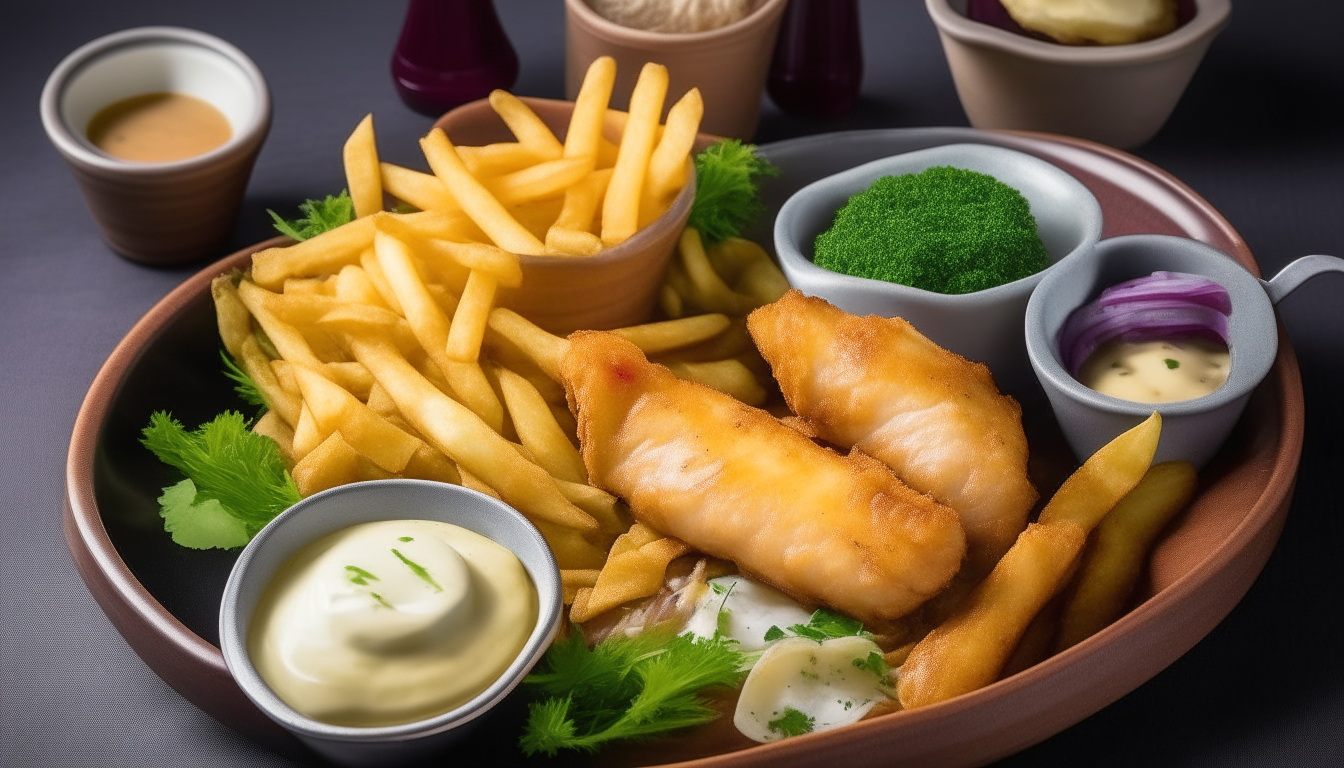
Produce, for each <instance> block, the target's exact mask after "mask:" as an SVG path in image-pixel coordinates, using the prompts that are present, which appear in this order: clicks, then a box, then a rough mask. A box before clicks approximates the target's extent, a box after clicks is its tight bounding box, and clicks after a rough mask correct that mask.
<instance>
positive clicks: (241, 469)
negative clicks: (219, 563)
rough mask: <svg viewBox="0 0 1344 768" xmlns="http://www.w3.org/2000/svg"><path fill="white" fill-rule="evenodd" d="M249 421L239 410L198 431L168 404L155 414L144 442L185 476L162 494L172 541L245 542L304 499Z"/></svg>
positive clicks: (224, 545) (195, 545)
mask: <svg viewBox="0 0 1344 768" xmlns="http://www.w3.org/2000/svg"><path fill="white" fill-rule="evenodd" d="M247 426H248V425H247V421H246V420H245V419H244V418H243V415H242V414H241V413H237V412H235V411H225V412H223V413H221V414H219V415H218V416H216V417H215V418H214V420H213V421H209V422H207V423H205V424H202V425H201V426H200V428H199V429H197V430H196V431H194V432H188V431H187V430H186V429H185V428H184V427H183V426H182V425H181V424H180V423H178V421H177V420H176V419H174V418H173V417H172V416H170V415H169V414H168V413H167V412H166V411H157V412H155V413H154V414H153V415H151V416H150V418H149V426H147V427H145V428H144V430H143V432H142V433H141V434H142V437H141V440H140V442H141V443H142V444H143V445H144V446H145V447H146V448H148V449H149V450H150V451H152V452H153V453H154V455H155V456H157V457H159V460H160V461H162V462H164V463H165V464H169V465H171V466H173V467H176V468H177V469H178V470H179V471H181V472H182V474H184V475H186V476H187V479H186V480H184V481H182V482H179V483H177V484H176V485H173V486H170V487H168V488H165V489H164V495H163V496H161V497H160V498H159V504H160V505H161V507H162V508H161V509H160V511H159V514H160V515H162V516H163V519H164V529H165V530H167V531H168V532H169V533H171V534H172V535H173V541H175V542H177V543H178V544H181V545H182V546H184V547H191V548H192V549H210V548H212V547H218V548H220V549H232V548H234V547H240V546H242V545H244V544H246V543H247V542H248V541H249V540H251V538H252V537H253V536H254V535H256V533H257V531H260V530H261V529H262V526H264V525H266V523H268V522H270V521H271V519H272V518H274V517H275V516H276V515H278V514H280V513H281V512H283V511H285V510H286V509H288V508H289V507H290V506H291V505H293V504H294V503H296V502H297V501H298V500H299V489H298V487H297V486H296V485H295V484H294V478H292V477H291V476H290V474H289V471H288V470H287V469H285V462H284V459H283V458H281V456H280V448H279V446H277V445H276V444H275V441H274V440H272V439H271V438H269V437H265V436H264V435H258V434H256V433H255V432H252V431H251V430H249V429H248V428H247ZM230 518H232V520H230Z"/></svg>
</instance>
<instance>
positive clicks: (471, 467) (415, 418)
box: [347, 336, 599, 532]
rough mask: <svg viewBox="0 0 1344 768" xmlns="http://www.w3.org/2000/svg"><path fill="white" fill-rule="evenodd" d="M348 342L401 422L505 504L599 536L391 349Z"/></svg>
mask: <svg viewBox="0 0 1344 768" xmlns="http://www.w3.org/2000/svg"><path fill="white" fill-rule="evenodd" d="M347 342H348V344H349V346H350V348H351V351H352V352H353V353H354V355H355V358H356V359H358V360H359V362H361V363H363V364H364V366H365V367H366V368H368V369H369V371H370V372H372V373H373V375H374V378H376V379H377V380H378V383H379V384H381V385H382V386H383V388H384V389H386V390H387V393H388V394H389V395H390V396H391V397H392V400H393V401H394V402H396V404H397V410H399V411H400V412H401V414H402V416H404V417H405V419H406V421H408V422H409V423H410V424H411V426H413V427H415V429H416V430H417V431H419V432H420V434H422V435H424V437H425V439H426V441H428V442H429V444H430V445H432V446H434V447H435V448H436V449H438V450H439V451H441V452H443V453H444V454H446V455H447V456H448V457H449V458H451V459H452V460H453V461H455V462H457V464H458V465H459V466H460V467H461V468H462V469H465V470H467V471H468V472H470V473H471V474H473V475H475V476H476V477H479V478H480V479H481V480H483V481H484V482H486V483H488V484H489V485H490V487H491V488H494V489H495V490H496V491H498V492H499V494H500V496H502V497H503V498H504V500H505V501H506V502H508V503H509V504H511V505H512V506H513V507H515V508H516V509H518V510H519V511H520V512H522V513H523V514H525V515H528V516H529V517H531V518H533V519H536V520H542V521H547V522H551V523H554V524H556V525H559V526H563V527H568V528H573V529H575V530H578V531H589V532H594V531H597V530H598V527H599V526H598V524H597V521H596V520H594V519H593V518H592V516H590V515H589V514H588V513H586V512H584V511H583V510H581V509H579V508H578V507H576V506H574V505H573V504H572V503H570V502H569V501H568V500H567V499H565V497H564V496H563V495H562V494H561V493H560V490H559V489H558V488H557V487H556V485H555V482H554V481H552V480H551V477H550V475H549V474H547V473H546V470H544V469H542V468H541V467H538V466H537V465H536V464H533V463H531V462H529V461H527V460H526V459H524V458H523V457H522V456H521V455H519V453H518V452H517V451H515V450H514V449H513V447H512V444H511V443H509V442H508V441H507V440H505V439H504V438H502V437H500V436H499V434H498V432H496V431H495V430H493V429H491V428H490V427H489V426H488V425H487V424H486V423H485V422H484V421H481V419H480V418H479V417H478V416H476V414H474V413H472V412H471V411H470V410H468V409H467V408H466V407H465V406H463V405H461V404H459V403H458V402H456V401H454V400H453V399H452V398H450V397H448V396H446V395H444V394H443V393H442V392H440V391H439V390H438V389H436V388H435V387H434V386H433V385H432V384H430V383H429V382H428V381H427V380H426V379H425V378H424V377H423V376H421V375H420V374H419V373H418V372H416V370H415V369H414V368H413V367H411V365H410V363H408V362H406V360H405V359H404V358H402V357H401V356H400V355H399V354H398V353H397V351H396V349H395V348H394V347H393V346H392V345H391V344H390V343H388V342H386V341H384V340H380V339H372V338H368V337H361V336H349V337H347Z"/></svg>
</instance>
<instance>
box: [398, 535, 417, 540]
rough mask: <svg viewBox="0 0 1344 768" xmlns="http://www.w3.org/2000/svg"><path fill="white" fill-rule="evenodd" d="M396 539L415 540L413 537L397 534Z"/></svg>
mask: <svg viewBox="0 0 1344 768" xmlns="http://www.w3.org/2000/svg"><path fill="white" fill-rule="evenodd" d="M397 541H415V539H412V538H411V537H410V536H398V537H397Z"/></svg>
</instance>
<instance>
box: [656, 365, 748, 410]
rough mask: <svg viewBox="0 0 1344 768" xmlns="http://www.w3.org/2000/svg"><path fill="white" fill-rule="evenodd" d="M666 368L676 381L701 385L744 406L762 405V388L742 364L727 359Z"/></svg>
mask: <svg viewBox="0 0 1344 768" xmlns="http://www.w3.org/2000/svg"><path fill="white" fill-rule="evenodd" d="M666 365H667V368H668V370H670V371H672V373H673V374H674V375H675V376H676V377H677V378H679V379H686V380H688V381H694V382H696V383H697V384H704V385H705V386H707V387H709V388H710V389H717V390H718V391H720V392H722V393H724V394H725V395H732V396H733V397H735V398H737V399H738V400H740V401H742V402H744V403H746V404H747V405H750V406H758V405H760V404H761V403H764V402H765V397H766V392H765V388H764V387H762V386H761V383H760V382H759V381H757V380H756V376H755V375H754V374H752V372H751V370H750V369H748V368H747V367H746V366H745V365H743V364H742V363H741V361H738V360H735V359H728V360H715V361H712V362H708V363H677V362H669V363H666Z"/></svg>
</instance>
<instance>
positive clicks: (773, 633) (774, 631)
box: [765, 624, 784, 643]
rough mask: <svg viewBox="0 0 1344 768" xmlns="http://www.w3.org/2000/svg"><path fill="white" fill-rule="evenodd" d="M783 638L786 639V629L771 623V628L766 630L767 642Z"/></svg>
mask: <svg viewBox="0 0 1344 768" xmlns="http://www.w3.org/2000/svg"><path fill="white" fill-rule="evenodd" d="M783 639H784V630H782V629H780V628H779V627H777V626H774V625H773V624H772V625H770V628H769V629H767V630H765V642H767V643H773V642H774V641H776V640H783Z"/></svg>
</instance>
